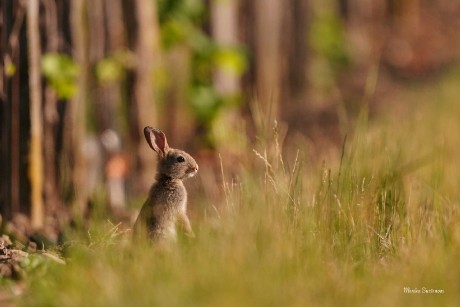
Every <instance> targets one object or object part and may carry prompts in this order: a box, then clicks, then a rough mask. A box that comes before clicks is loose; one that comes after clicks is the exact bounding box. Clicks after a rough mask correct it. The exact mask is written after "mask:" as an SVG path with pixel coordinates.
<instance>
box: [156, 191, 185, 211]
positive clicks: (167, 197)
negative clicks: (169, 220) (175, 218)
mask: <svg viewBox="0 0 460 307" xmlns="http://www.w3.org/2000/svg"><path fill="white" fill-rule="evenodd" d="M150 198H151V200H152V204H153V207H154V210H155V211H157V212H158V213H161V212H165V213H174V212H178V211H181V210H183V209H185V208H186V206H187V191H186V190H185V187H184V186H176V187H173V188H169V189H164V188H163V189H155V188H154V189H152V191H151V194H150Z"/></svg>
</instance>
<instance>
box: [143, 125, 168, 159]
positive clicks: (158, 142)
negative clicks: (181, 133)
mask: <svg viewBox="0 0 460 307" xmlns="http://www.w3.org/2000/svg"><path fill="white" fill-rule="evenodd" d="M144 135H145V139H146V140H147V143H149V146H150V148H152V149H153V150H155V151H156V152H157V153H158V154H159V155H160V156H162V157H164V156H165V155H166V153H167V152H168V150H169V146H168V142H167V141H166V136H165V134H164V133H163V131H161V130H160V129H156V128H152V127H148V126H147V127H145V128H144Z"/></svg>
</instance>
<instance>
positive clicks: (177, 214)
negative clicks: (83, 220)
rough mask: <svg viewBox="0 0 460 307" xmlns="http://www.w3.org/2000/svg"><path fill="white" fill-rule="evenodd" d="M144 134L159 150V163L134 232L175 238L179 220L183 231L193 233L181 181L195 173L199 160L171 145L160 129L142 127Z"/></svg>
mask: <svg viewBox="0 0 460 307" xmlns="http://www.w3.org/2000/svg"><path fill="white" fill-rule="evenodd" d="M144 135H145V139H146V140H147V143H148V144H149V146H150V148H152V149H153V150H154V151H155V152H156V153H157V154H158V165H157V175H156V182H155V183H154V184H153V185H152V187H151V188H150V191H149V196H148V198H147V200H146V201H145V203H144V205H143V207H142V209H141V211H140V213H139V216H138V217H137V220H136V222H135V224H134V228H133V232H134V236H135V237H136V238H139V237H145V236H147V237H148V238H150V239H151V240H152V241H158V240H166V241H169V240H172V241H175V240H176V237H177V235H176V223H177V222H179V223H180V224H181V225H182V228H183V229H184V231H185V234H186V235H188V236H190V237H194V233H193V231H192V227H191V225H190V220H189V218H188V216H187V213H186V210H187V190H186V189H185V186H184V184H183V182H182V181H183V180H185V179H187V178H191V177H193V176H195V175H196V173H197V172H198V164H197V163H196V161H195V160H194V159H193V158H192V157H191V156H190V155H189V154H188V153H186V152H184V151H182V150H178V149H173V148H170V147H169V146H168V142H167V140H166V136H165V134H164V133H163V132H162V131H161V130H160V129H156V128H152V127H145V128H144Z"/></svg>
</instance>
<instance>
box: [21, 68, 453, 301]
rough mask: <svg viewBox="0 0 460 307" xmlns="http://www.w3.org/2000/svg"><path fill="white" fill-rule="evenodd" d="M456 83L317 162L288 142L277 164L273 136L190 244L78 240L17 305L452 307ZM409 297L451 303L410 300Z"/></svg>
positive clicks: (100, 228) (97, 236) (95, 237)
mask: <svg viewBox="0 0 460 307" xmlns="http://www.w3.org/2000/svg"><path fill="white" fill-rule="evenodd" d="M457 83H458V78H457V77H456V76H455V75H454V76H453V77H450V78H447V79H446V80H444V82H443V83H441V84H440V85H439V86H436V87H434V88H432V89H429V90H424V89H422V88H421V87H417V88H415V89H414V90H413V91H411V92H409V93H407V95H405V96H404V97H403V98H402V99H403V100H404V101H405V103H407V104H412V105H411V106H410V107H408V110H413V111H411V112H405V113H404V112H403V114H402V115H392V112H391V110H389V111H388V114H386V115H384V116H382V117H381V118H377V119H375V120H373V121H369V122H368V121H367V120H365V119H366V118H365V117H363V119H362V120H360V121H359V122H358V124H357V128H356V131H354V133H353V134H350V135H349V136H348V137H347V141H346V142H345V145H344V147H343V152H340V151H338V152H337V154H336V155H335V158H333V159H332V160H329V161H328V160H325V161H324V162H323V163H320V164H318V165H316V164H312V163H309V158H310V157H309V156H308V154H307V152H306V151H305V150H303V149H302V148H295V147H294V146H290V145H288V146H287V148H286V150H285V152H284V153H283V154H282V155H279V152H277V148H278V146H273V144H276V142H277V141H278V140H277V135H276V133H274V134H273V136H272V138H271V139H269V140H268V141H267V142H266V144H262V145H263V146H262V145H261V146H259V147H260V148H259V147H257V148H256V149H255V150H254V151H251V150H250V149H248V152H247V155H248V157H247V159H246V160H245V161H250V162H247V163H246V162H245V163H246V164H245V165H242V167H241V169H242V170H241V173H240V174H239V175H238V177H236V178H225V180H224V184H223V186H222V191H221V193H222V202H221V203H220V204H214V203H211V202H209V203H205V204H204V205H202V206H201V208H202V207H208V209H207V210H206V215H205V214H204V213H203V212H201V213H200V212H195V214H194V216H195V217H196V218H195V220H194V228H195V233H196V238H195V239H193V240H189V239H187V238H180V239H179V242H178V243H177V244H172V245H171V246H169V247H167V248H162V249H155V248H152V247H151V246H148V245H142V246H138V245H136V246H134V245H132V244H131V243H130V241H129V234H128V233H120V232H119V230H118V229H117V228H116V227H115V226H113V225H111V224H109V223H108V222H106V221H101V222H94V225H92V227H91V229H90V230H89V235H88V234H86V233H85V234H79V235H76V236H75V239H74V241H72V242H73V243H72V244H71V245H70V247H69V248H68V250H67V251H66V256H67V259H68V260H67V264H66V265H60V264H57V263H53V262H51V261H49V262H44V263H42V264H41V265H39V266H37V267H35V268H34V270H33V271H32V272H31V274H30V277H29V278H28V279H27V284H28V286H29V288H28V290H27V292H26V294H25V295H24V297H23V298H21V300H20V303H23V304H25V305H31V306H37V305H40V306H42V305H43V306H50V305H51V306H156V305H157V306H177V305H182V306H306V305H307V306H308V305H313V306H316V305H326V306H328V305H331V306H356V305H363V306H396V305H412V306H420V305H425V306H426V305H431V306H446V305H450V306H456V304H458V302H459V301H460V265H459V259H460V208H459V201H460V197H459V193H458V188H459V186H460V175H459V174H460V164H459V163H458V162H457V160H458V157H459V156H460V136H459V132H460V107H459V106H458V99H460V90H457V88H458V85H457ZM270 144H271V145H270ZM288 157H289V158H288ZM222 159H225V155H223V156H222ZM226 171H227V170H225V169H223V174H224V176H225V175H226V174H227V172H226ZM203 202H206V200H203ZM192 208H193V205H192ZM71 237H72V236H71ZM405 287H409V288H412V289H415V288H418V289H420V290H421V289H422V288H423V287H425V288H427V289H440V290H444V291H445V293H444V294H405V293H404V288H405Z"/></svg>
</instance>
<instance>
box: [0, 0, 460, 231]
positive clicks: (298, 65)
mask: <svg viewBox="0 0 460 307" xmlns="http://www.w3.org/2000/svg"><path fill="white" fill-rule="evenodd" d="M0 12H1V14H0V38H1V40H0V54H1V62H0V70H1V74H0V100H1V104H0V127H1V128H0V176H1V178H0V208H1V216H2V217H3V219H4V220H13V221H15V223H16V224H18V225H19V224H20V223H21V222H20V221H19V220H21V219H22V223H23V227H24V228H26V229H30V231H33V230H34V229H45V231H47V233H48V234H47V235H48V237H53V236H54V237H55V235H53V234H54V233H55V231H54V230H55V229H56V228H59V224H60V223H62V222H63V221H66V220H67V219H69V217H70V216H72V218H73V219H75V217H77V219H85V217H87V216H89V215H91V212H93V211H94V210H96V211H98V212H103V214H107V215H110V216H113V218H114V219H121V220H123V219H124V220H127V221H132V219H133V217H132V216H133V215H134V214H132V212H133V211H134V212H135V209H136V208H137V209H138V208H139V207H140V206H141V205H142V202H143V200H144V199H145V197H146V195H147V191H148V188H149V186H150V185H151V184H152V182H153V180H154V176H155V155H154V153H153V152H152V151H151V150H150V149H149V147H148V146H147V145H146V143H145V141H144V138H143V135H142V130H143V127H144V126H146V125H150V126H154V127H158V128H160V129H162V130H163V131H164V132H165V133H166V135H167V137H168V141H169V144H170V145H171V146H172V147H175V148H180V149H184V150H186V151H188V152H189V153H190V154H192V156H194V157H195V158H196V159H197V161H198V163H199V165H200V176H199V178H198V179H196V178H195V179H193V180H191V182H190V183H189V185H190V186H189V187H190V189H191V191H192V197H195V198H197V197H199V196H196V195H203V196H202V197H206V198H207V199H208V200H211V203H216V204H217V203H218V202H219V198H220V197H222V195H221V194H222V193H221V190H220V182H221V180H222V173H221V172H222V170H225V174H226V175H228V176H230V177H232V176H237V174H238V172H240V171H241V170H242V168H244V165H245V161H246V160H247V159H250V157H252V148H254V147H255V146H256V144H257V143H258V142H262V143H263V141H264V139H266V138H267V136H268V135H269V134H271V133H272V132H273V129H275V131H276V133H277V134H278V135H279V138H280V140H282V145H283V146H286V147H289V146H292V148H302V149H303V150H306V151H307V152H308V153H309V157H310V159H312V160H315V159H317V160H318V161H321V160H322V159H324V157H325V156H328V155H330V154H333V153H337V152H340V148H341V147H342V144H343V143H344V140H345V138H346V136H347V135H348V134H350V133H352V131H353V127H354V126H355V123H356V119H357V118H358V115H359V114H360V112H362V111H363V110H365V111H366V112H368V114H369V120H370V121H372V120H373V118H374V117H375V116H376V115H378V114H380V113H382V112H386V113H390V114H393V113H394V114H397V113H401V112H407V110H408V111H409V112H414V111H415V110H416V108H417V104H410V105H409V106H407V105H406V104H405V103H404V101H403V99H401V98H400V95H401V93H403V92H404V91H405V89H407V88H411V87H412V86H414V84H418V85H420V84H422V85H423V86H430V85H431V84H432V83H434V82H436V80H438V79H439V78H440V76H442V75H443V74H444V73H446V72H448V71H450V70H451V69H452V68H453V67H455V66H457V65H458V61H459V59H460V36H459V35H458V33H460V2H457V1H449V0H439V1H428V0H374V1H367V0H284V1H282V0H213V1H211V0H135V1H131V0H71V1H65V0H41V1H38V0H37V1H34V0H31V1H25V0H24V1H20V0H2V1H1V2H0ZM432 103H433V104H435V103H436V101H433V102H432ZM404 110H406V111H404ZM268 145H269V144H268ZM276 146H278V144H276ZM221 167H222V169H221ZM193 191H195V192H193ZM18 227H19V226H18ZM48 228H49V229H48ZM46 229H48V230H46ZM25 232H26V233H27V231H25Z"/></svg>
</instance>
